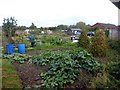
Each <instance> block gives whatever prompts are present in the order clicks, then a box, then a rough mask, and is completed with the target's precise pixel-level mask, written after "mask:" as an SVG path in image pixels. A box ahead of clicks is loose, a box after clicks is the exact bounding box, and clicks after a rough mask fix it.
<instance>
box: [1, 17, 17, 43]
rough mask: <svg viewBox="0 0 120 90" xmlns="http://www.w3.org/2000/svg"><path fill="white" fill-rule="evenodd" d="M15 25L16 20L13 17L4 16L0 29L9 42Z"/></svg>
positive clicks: (13, 33)
mask: <svg viewBox="0 0 120 90" xmlns="http://www.w3.org/2000/svg"><path fill="white" fill-rule="evenodd" d="M16 26H17V20H16V19H15V18H14V17H10V18H7V19H6V18H4V20H3V25H2V30H3V31H4V33H5V34H6V36H7V37H8V39H9V43H11V36H14V35H15V31H16Z"/></svg>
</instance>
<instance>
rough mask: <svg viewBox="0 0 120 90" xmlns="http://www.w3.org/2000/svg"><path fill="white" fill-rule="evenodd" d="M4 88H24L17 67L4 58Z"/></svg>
mask: <svg viewBox="0 0 120 90" xmlns="http://www.w3.org/2000/svg"><path fill="white" fill-rule="evenodd" d="M2 88H18V89H20V88H22V84H21V80H20V79H19V77H18V74H17V72H16V70H15V68H14V67H13V65H12V64H11V63H10V62H8V61H7V60H6V59H3V60H2Z"/></svg>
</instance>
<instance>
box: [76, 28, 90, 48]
mask: <svg viewBox="0 0 120 90" xmlns="http://www.w3.org/2000/svg"><path fill="white" fill-rule="evenodd" d="M78 46H80V47H83V48H86V49H87V48H89V46H90V40H89V38H88V36H87V33H86V31H85V30H83V31H82V33H81V35H80V37H79V40H78Z"/></svg>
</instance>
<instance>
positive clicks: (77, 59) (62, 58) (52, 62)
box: [29, 48, 100, 87]
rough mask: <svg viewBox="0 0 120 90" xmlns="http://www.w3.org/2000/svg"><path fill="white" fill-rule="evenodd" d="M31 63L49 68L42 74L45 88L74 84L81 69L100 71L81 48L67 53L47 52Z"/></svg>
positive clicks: (97, 65) (36, 57) (33, 59)
mask: <svg viewBox="0 0 120 90" xmlns="http://www.w3.org/2000/svg"><path fill="white" fill-rule="evenodd" d="M29 62H30V63H34V64H36V65H48V66H49V67H48V71H47V72H45V73H41V77H42V78H43V81H42V83H43V84H42V86H43V87H64V85H65V84H72V83H74V81H75V79H77V78H78V76H79V74H80V70H81V69H84V70H87V71H89V72H92V73H93V72H95V73H97V72H98V71H100V64H98V63H97V62H96V61H95V60H94V59H93V57H92V56H91V55H90V54H89V53H88V52H87V51H85V50H84V49H81V48H78V50H73V51H65V52H62V51H47V52H44V53H42V54H40V55H39V56H34V57H33V58H32V59H31V61H29Z"/></svg>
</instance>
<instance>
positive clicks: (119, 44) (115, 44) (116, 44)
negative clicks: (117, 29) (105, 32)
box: [108, 40, 120, 53]
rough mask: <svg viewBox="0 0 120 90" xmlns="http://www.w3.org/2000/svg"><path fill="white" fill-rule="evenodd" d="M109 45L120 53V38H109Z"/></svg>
mask: <svg viewBox="0 0 120 90" xmlns="http://www.w3.org/2000/svg"><path fill="white" fill-rule="evenodd" d="M108 45H109V47H110V48H111V49H113V50H116V51H117V52H118V53H120V40H109V41H108Z"/></svg>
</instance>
